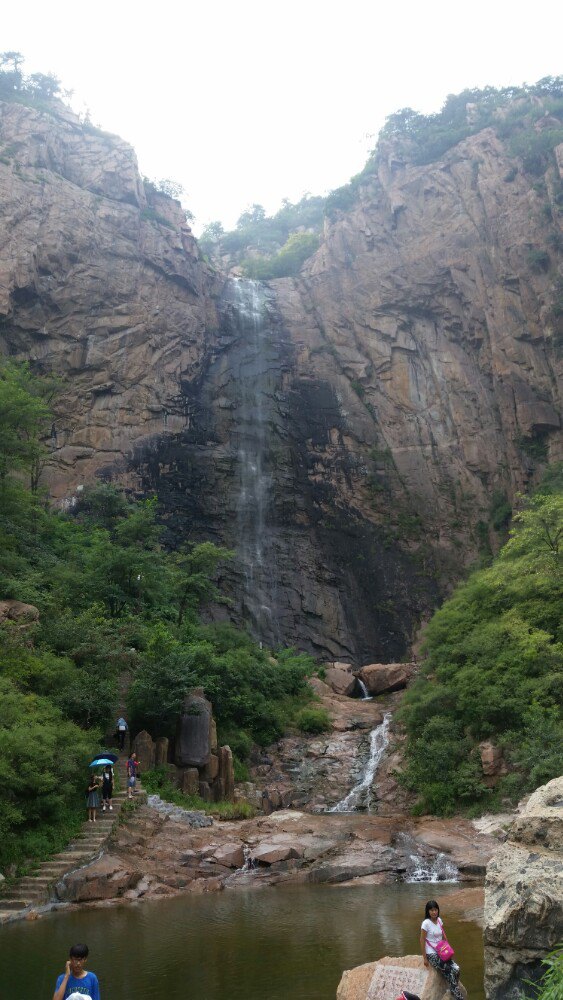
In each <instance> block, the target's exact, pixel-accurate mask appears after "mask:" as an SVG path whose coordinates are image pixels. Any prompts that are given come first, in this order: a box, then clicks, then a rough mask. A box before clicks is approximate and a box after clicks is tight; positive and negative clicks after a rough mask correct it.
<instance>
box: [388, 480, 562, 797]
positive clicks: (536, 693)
mask: <svg viewBox="0 0 563 1000" xmlns="http://www.w3.org/2000/svg"><path fill="white" fill-rule="evenodd" d="M510 534H511V537H510V539H509V541H508V542H507V544H506V545H505V546H504V548H503V549H502V550H501V552H500V554H499V556H498V557H497V559H496V560H495V561H494V562H493V564H492V565H491V566H489V567H488V568H486V569H481V570H478V571H477V572H475V573H474V574H473V575H472V576H471V577H470V578H469V579H468V581H467V582H466V583H464V584H462V585H461V586H460V587H458V589H457V590H456V592H455V593H454V595H453V596H452V598H451V599H450V600H448V601H446V603H445V604H444V605H443V607H442V608H441V609H440V610H439V611H438V612H437V613H436V614H435V615H434V617H433V618H432V620H431V622H430V624H429V626H428V630H427V634H426V653H427V659H426V661H425V665H424V667H423V670H422V672H421V675H420V677H419V679H418V680H417V681H416V683H415V684H414V685H413V686H412V688H411V689H410V690H409V691H408V692H407V694H406V696H405V700H404V704H403V708H402V713H401V714H402V719H403V721H404V724H405V726H406V730H407V736H408V740H407V750H406V760H407V766H406V769H405V772H404V775H403V780H404V782H405V784H406V785H407V787H409V788H411V789H412V790H414V791H416V792H417V793H418V794H419V805H418V807H417V810H418V811H420V812H435V813H439V814H446V815H447V814H448V813H453V812H455V811H458V810H459V808H460V807H462V808H463V807H471V806H473V807H479V808H491V807H495V806H496V805H497V804H498V803H499V802H501V801H502V799H503V797H508V798H514V797H517V796H519V795H520V794H522V793H523V792H526V791H530V790H531V789H533V788H536V787H537V786H538V785H540V784H542V783H543V782H545V781H548V780H549V779H551V778H553V777H555V776H557V775H559V774H561V773H562V772H563V719H562V708H563V619H562V616H561V608H562V607H563V470H562V468H561V466H554V467H551V468H550V469H549V470H548V475H547V476H546V477H545V478H544V482H543V485H542V487H541V490H540V491H539V492H538V493H537V494H536V495H535V496H534V497H533V498H531V499H530V500H529V501H528V502H524V506H523V509H522V510H521V511H520V512H519V513H517V514H515V516H514V518H513V528H512V530H511V533H510ZM486 740H492V741H493V742H494V743H496V744H498V745H500V746H501V747H502V748H503V750H504V753H505V757H506V759H507V761H508V764H509V773H508V774H507V775H506V776H505V777H504V778H502V779H501V781H500V783H499V785H498V787H497V789H496V790H495V793H494V794H493V793H492V792H491V791H490V789H488V788H487V787H486V786H485V784H484V783H483V780H482V771H481V766H480V757H479V751H478V744H479V742H480V741H486Z"/></svg>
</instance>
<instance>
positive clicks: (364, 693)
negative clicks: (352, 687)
mask: <svg viewBox="0 0 563 1000" xmlns="http://www.w3.org/2000/svg"><path fill="white" fill-rule="evenodd" d="M356 680H357V681H358V684H359V686H360V690H361V692H362V701H372V695H371V694H370V693H369V691H368V689H367V687H366V686H365V684H364V682H363V681H362V680H360V678H359V677H357V678H356Z"/></svg>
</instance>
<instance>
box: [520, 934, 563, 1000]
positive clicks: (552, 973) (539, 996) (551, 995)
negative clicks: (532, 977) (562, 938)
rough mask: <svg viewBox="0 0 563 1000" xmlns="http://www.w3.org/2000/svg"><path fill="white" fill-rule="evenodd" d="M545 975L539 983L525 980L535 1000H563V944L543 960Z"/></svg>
mask: <svg viewBox="0 0 563 1000" xmlns="http://www.w3.org/2000/svg"><path fill="white" fill-rule="evenodd" d="M542 965H543V966H544V973H543V975H542V977H541V979H540V980H539V982H537V983H531V982H529V981H528V980H525V982H526V985H527V986H529V987H531V995H532V996H533V997H534V1000H563V942H561V944H559V945H558V946H557V948H555V949H554V950H553V951H552V952H550V954H549V955H547V956H546V958H544V959H543V961H542Z"/></svg>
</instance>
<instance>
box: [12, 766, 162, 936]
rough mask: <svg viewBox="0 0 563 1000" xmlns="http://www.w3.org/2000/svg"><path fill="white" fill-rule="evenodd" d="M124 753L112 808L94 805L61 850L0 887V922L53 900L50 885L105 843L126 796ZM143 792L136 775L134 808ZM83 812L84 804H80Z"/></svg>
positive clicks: (90, 856) (29, 911) (22, 915)
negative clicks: (104, 809) (90, 818)
mask: <svg viewBox="0 0 563 1000" xmlns="http://www.w3.org/2000/svg"><path fill="white" fill-rule="evenodd" d="M127 757H128V754H126V753H122V754H120V755H119V761H118V764H117V767H116V770H118V775H119V786H120V788H121V789H122V790H121V791H119V792H115V794H114V796H113V800H112V801H113V810H112V812H102V809H101V808H100V809H98V812H97V816H96V823H95V825H94V824H93V823H90V822H89V821H88V820H86V821H85V822H84V823H83V824H82V831H81V832H80V833H79V834H78V836H76V837H75V838H74V839H73V840H71V841H70V843H69V844H67V846H66V848H65V849H64V851H61V852H60V853H59V854H54V855H53V856H52V857H51V858H49V859H48V860H47V861H43V862H42V864H40V865H39V866H38V868H37V871H36V872H34V874H33V875H26V876H24V877H23V878H20V879H18V880H17V881H16V882H13V883H11V884H9V885H8V887H7V888H5V889H4V890H0V924H4V923H8V922H9V921H12V920H21V919H22V918H26V917H28V916H29V915H30V914H31V913H32V912H33V911H35V910H37V909H38V908H39V907H42V906H46V905H48V904H49V903H50V902H53V901H54V887H55V885H56V883H57V882H60V881H61V879H63V878H64V877H65V875H68V874H69V873H70V872H72V871H75V870H76V869H77V868H81V867H83V866H85V865H87V864H88V863H89V862H90V861H92V860H93V859H94V858H95V857H97V855H98V854H100V852H101V851H102V850H103V848H104V847H105V845H106V844H107V842H108V840H109V838H110V836H111V833H112V831H113V828H114V826H115V825H116V823H117V821H118V819H119V816H120V813H121V809H122V806H123V804H124V803H125V802H126V800H127ZM116 777H117V776H116ZM146 798H147V794H146V792H145V791H143V789H142V788H141V787H140V781H139V779H137V789H136V793H135V795H134V797H133V799H132V803H131V804H132V808H135V809H136V808H137V807H138V806H139V805H141V804H142V803H144V802H146ZM84 811H85V812H86V805H85V806H84Z"/></svg>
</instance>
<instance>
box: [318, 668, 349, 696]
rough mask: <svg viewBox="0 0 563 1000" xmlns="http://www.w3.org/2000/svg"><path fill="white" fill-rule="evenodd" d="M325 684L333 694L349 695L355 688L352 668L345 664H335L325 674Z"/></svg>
mask: <svg viewBox="0 0 563 1000" xmlns="http://www.w3.org/2000/svg"><path fill="white" fill-rule="evenodd" d="M325 682H326V683H327V684H328V686H329V687H330V688H331V690H332V691H334V693H335V694H342V695H351V694H353V693H354V688H355V687H356V678H355V676H354V674H353V673H352V667H351V666H349V665H348V664H347V663H335V664H334V665H333V666H331V667H329V668H328V670H327V671H326V674H325Z"/></svg>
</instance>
